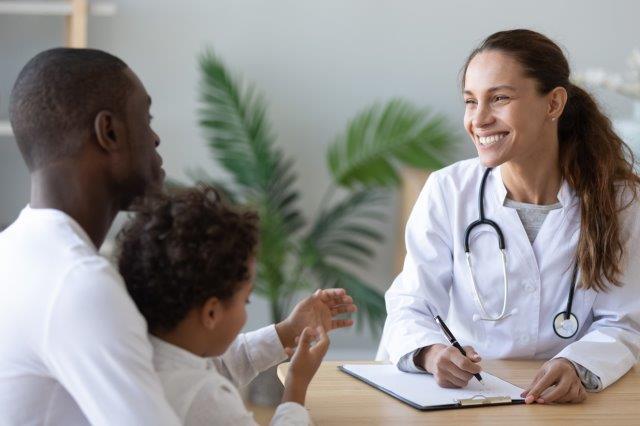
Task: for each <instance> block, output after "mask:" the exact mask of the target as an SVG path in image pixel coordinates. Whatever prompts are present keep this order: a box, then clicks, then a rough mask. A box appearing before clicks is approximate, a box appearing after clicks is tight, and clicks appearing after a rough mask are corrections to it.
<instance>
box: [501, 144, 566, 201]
mask: <svg viewBox="0 0 640 426" xmlns="http://www.w3.org/2000/svg"><path fill="white" fill-rule="evenodd" d="M500 173H501V174H502V182H503V183H504V186H505V187H506V188H507V196H508V197H509V198H510V199H512V200H514V201H519V202H521V203H529V204H539V205H547V204H555V203H557V202H558V191H560V185H562V174H561V172H560V164H559V160H558V156H557V154H556V155H548V156H546V158H539V157H538V158H528V159H526V160H525V161H520V162H516V161H508V162H506V163H504V164H502V166H501V167H500Z"/></svg>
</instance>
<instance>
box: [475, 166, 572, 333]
mask: <svg viewBox="0 0 640 426" xmlns="http://www.w3.org/2000/svg"><path fill="white" fill-rule="evenodd" d="M491 170H492V168H491V167H487V169H486V170H485V171H484V174H483V176H482V181H481V182H480V192H479V194H478V212H479V218H478V219H477V220H475V221H473V222H471V223H470V224H469V226H467V229H466V230H465V233H464V251H465V256H466V260H467V266H468V268H469V274H470V276H471V286H472V289H473V296H474V299H475V301H476V304H477V305H478V307H479V308H480V311H481V313H482V316H481V317H480V318H481V319H482V320H484V321H498V320H501V319H502V318H504V317H506V316H508V315H506V314H505V313H506V309H507V300H508V291H509V280H508V274H507V263H506V245H505V239H504V235H503V233H502V229H501V228H500V226H499V225H498V224H497V223H496V222H494V221H493V220H491V219H487V218H486V217H485V214H484V190H485V187H486V181H487V177H488V176H489V173H491ZM481 225H487V226H490V227H491V228H493V230H494V231H495V232H496V234H497V236H498V246H499V248H500V253H501V254H502V267H503V276H504V298H503V302H502V312H501V313H500V314H498V315H497V316H490V315H489V314H488V313H487V311H486V309H485V307H484V304H483V303H482V300H481V298H480V293H479V290H478V287H477V284H476V280H475V277H474V275H473V268H472V267H471V249H470V243H469V241H470V236H471V231H473V229H474V228H476V227H478V226H481ZM577 276H578V261H577V260H576V263H575V265H574V268H573V274H572V278H571V286H570V287H569V297H568V298H567V305H566V309H565V311H564V312H561V313H559V314H558V315H556V316H555V317H554V321H553V329H554V332H555V333H556V335H558V336H559V337H561V338H564V339H569V338H571V337H573V336H574V335H575V334H576V332H577V324H578V319H577V318H576V317H575V315H573V314H572V312H571V308H572V306H573V297H574V293H575V288H576V282H577ZM560 314H563V316H564V320H565V321H574V322H575V324H576V326H575V328H576V330H575V331H574V332H573V333H572V334H571V335H566V336H563V335H562V334H561V333H559V332H558V329H557V327H556V323H555V318H556V317H558V316H559V315H560Z"/></svg>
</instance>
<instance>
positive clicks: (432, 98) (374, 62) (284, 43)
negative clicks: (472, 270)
mask: <svg viewBox="0 0 640 426" xmlns="http://www.w3.org/2000/svg"><path fill="white" fill-rule="evenodd" d="M116 3H117V4H118V13H117V15H116V16H115V17H112V18H93V19H91V21H90V32H89V33H90V34H89V41H90V45H91V46H92V47H98V48H102V49H105V50H108V51H110V52H112V53H114V54H116V55H118V56H120V57H121V58H122V59H124V60H125V61H126V62H127V63H128V64H129V65H130V66H131V68H133V70H134V71H135V72H136V73H137V74H138V75H139V76H140V78H141V80H142V81H143V82H144V83H145V85H146V87H147V89H148V91H149V92H150V94H151V96H152V97H153V108H152V113H153V115H154V116H155V120H154V127H155V129H156V131H157V132H158V133H159V134H160V136H161V138H162V146H161V148H160V151H161V153H162V155H163V157H164V161H165V168H166V170H167V172H168V173H169V175H171V176H174V177H178V178H180V177H183V172H184V170H185V169H186V168H188V167H195V166H201V167H203V168H205V169H207V170H208V171H210V172H211V173H213V174H214V175H215V174H216V166H215V164H214V163H213V162H212V161H211V160H210V155H209V152H208V151H207V149H206V148H205V144H204V141H203V138H202V137H201V133H200V130H199V129H198V126H197V125H196V114H195V110H196V108H197V82H198V69H197V62H196V57H197V55H198V53H200V52H201V51H202V49H204V48H205V47H206V46H211V47H214V48H215V49H216V51H217V52H218V53H219V54H220V55H221V56H222V57H223V58H224V59H225V61H226V63H227V64H228V65H229V66H230V67H231V68H232V69H234V70H236V71H240V72H242V74H243V75H244V76H245V77H246V78H247V80H250V81H252V82H254V83H255V84H256V85H257V86H258V87H260V88H261V89H262V91H263V92H264V93H265V95H266V97H267V99H268V101H269V104H270V111H269V112H270V114H269V115H270V117H271V119H272V122H273V127H274V130H275V131H276V133H277V134H278V143H279V144H280V146H282V147H283V148H284V150H285V151H286V152H287V154H288V155H289V156H290V157H292V158H294V159H295V160H296V168H297V171H298V173H299V176H300V181H299V186H298V187H299V189H300V190H301V191H302V193H303V194H304V196H303V199H302V207H303V209H304V211H305V212H306V213H307V214H311V213H313V212H314V210H315V208H316V206H317V204H318V203H319V201H320V196H321V194H322V191H323V190H324V188H325V187H326V185H327V184H328V182H329V175H328V173H327V168H326V165H325V161H324V158H325V150H326V147H327V145H328V144H329V143H330V142H331V140H332V139H333V137H334V136H335V135H336V134H337V133H338V132H339V131H341V130H342V129H343V128H344V127H345V125H346V122H347V120H348V119H349V118H350V117H352V116H353V115H354V114H355V113H356V112H357V111H358V110H359V109H360V108H362V107H364V106H366V105H368V104H370V103H371V102H373V101H375V100H384V99H388V98H390V97H393V96H401V97H404V98H407V99H410V100H412V101H414V102H415V103H417V104H420V105H428V106H431V107H433V108H434V109H436V110H438V111H440V112H442V113H444V114H446V115H447V116H449V117H450V118H451V120H452V122H453V123H454V124H455V125H456V126H458V127H460V128H461V126H460V123H461V117H462V104H461V100H460V96H459V88H458V80H457V78H458V71H459V69H460V67H461V65H462V63H463V62H464V59H465V58H466V56H467V54H468V53H469V51H470V50H471V49H472V47H474V46H475V45H476V44H477V43H478V42H479V41H481V39H482V38H484V37H485V36H487V35H489V34H490V33H492V32H494V31H498V30H501V29H507V28H514V27H528V28H532V29H536V30H538V31H541V32H543V33H545V34H547V35H548V36H550V37H552V38H553V39H554V40H556V41H557V42H559V43H560V44H561V45H562V46H564V47H565V48H566V49H567V51H568V53H569V59H570V61H571V63H572V64H573V67H574V69H576V70H579V69H584V68H587V67H592V66H600V67H606V68H609V69H612V70H614V71H622V69H623V68H624V66H625V61H626V57H627V55H628V54H629V52H630V51H631V49H632V48H633V47H640V32H639V31H638V29H637V28H638V24H637V19H638V16H640V3H639V2H635V1H632V0H627V1H615V2H604V1H600V0H587V1H584V0H583V1H558V0H539V1H536V2H517V1H505V0H500V1H498V0H485V1H482V2H479V1H460V0H449V1H444V2H435V1H417V0H413V1H411V0H393V1H392V0H386V1H364V0H357V1H356V0H352V1H348V0H323V1H315V2H310V1H306V2H305V1H300V0H288V1H285V0H269V1H266V0H263V1H258V0H252V1H243V0H226V1H220V0H217V1H213V0H203V1H195V0H188V1H186V0H184V1H170V0H128V1H124V0H120V1H116ZM62 25H63V21H62V19H60V18H51V17H48V18H41V17H7V16H0V40H1V41H0V55H2V60H1V61H0V118H5V117H6V109H7V97H8V93H9V90H10V87H11V84H12V83H13V80H14V79H15V77H16V75H17V73H18V71H19V69H20V67H21V66H22V65H23V64H24V63H25V62H26V61H27V60H28V58H30V57H31V56H32V55H34V54H35V53H37V52H38V51H39V50H42V49H44V48H47V47H52V46H55V45H60V44H62V42H63V34H62ZM598 94H599V97H600V99H601V101H603V102H604V104H605V107H606V108H607V110H608V111H610V112H611V113H612V114H613V115H616V116H624V115H626V114H628V113H629V108H630V104H629V102H628V101H627V100H625V99H623V98H621V97H618V96H616V95H612V94H607V93H600V92H598ZM461 155H462V156H464V155H469V151H466V154H461ZM27 191H28V182H27V174H26V172H25V171H24V168H23V167H22V165H21V163H20V160H19V154H18V151H17V148H16V147H15V146H14V145H13V141H12V140H11V139H10V138H0V223H2V222H8V221H11V220H12V218H14V217H15V216H16V214H17V213H18V211H19V209H20V208H21V206H23V205H24V204H25V203H26V201H27ZM389 213H390V214H393V213H394V209H393V208H391V207H390V209H389ZM384 231H385V233H386V234H387V236H388V242H387V243H386V244H385V245H384V246H382V247H381V248H380V250H379V255H378V259H377V260H376V261H375V262H374V263H373V264H372V267H371V268H370V270H369V271H368V272H367V273H366V277H367V278H368V279H369V280H370V281H371V282H374V283H375V284H376V285H377V286H378V287H379V288H380V289H385V288H386V287H388V285H389V284H390V282H391V280H392V278H393V271H392V270H393V258H394V252H393V243H392V242H393V236H394V235H393V234H394V232H395V228H394V224H393V223H392V222H390V223H389V224H388V226H387V227H386V229H385V230H384ZM251 306H252V312H251V315H252V320H251V324H250V325H251V326H257V325H260V324H263V323H264V322H265V321H267V318H268V316H267V313H266V312H267V310H266V306H265V304H264V303H262V302H260V301H256V302H254V304H253V305H251ZM374 347H375V342H374V341H373V340H372V339H371V338H369V337H367V336H358V337H353V335H352V333H347V332H340V333H338V334H336V335H335V337H334V350H335V348H342V349H344V350H348V349H349V348H352V349H354V350H365V351H366V353H369V354H371V353H373V348H374ZM334 356H349V354H348V353H345V352H342V353H340V354H338V355H335V353H334ZM353 356H356V357H357V356H361V353H356V355H353Z"/></svg>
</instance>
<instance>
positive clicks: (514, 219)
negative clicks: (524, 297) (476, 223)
mask: <svg viewBox="0 0 640 426" xmlns="http://www.w3.org/2000/svg"><path fill="white" fill-rule="evenodd" d="M491 174H492V175H493V179H492V183H493V186H494V188H495V190H494V191H493V194H494V200H493V201H494V202H493V203H492V205H493V207H494V209H495V217H496V218H498V223H504V228H505V230H508V232H505V236H504V238H505V248H506V251H507V262H509V263H510V264H511V266H514V265H519V268H521V267H522V266H525V267H526V268H527V271H526V275H529V276H539V275H540V270H539V268H538V262H537V259H536V256H535V253H534V251H533V248H532V247H531V243H530V242H529V238H528V237H527V233H526V232H525V230H524V227H523V225H522V221H521V220H520V217H519V216H518V212H517V211H516V210H515V209H512V208H509V207H505V206H504V201H505V199H506V198H507V188H506V187H505V186H504V182H503V181H502V173H501V171H500V167H496V168H495V169H493V170H492V173H491ZM514 256H518V259H519V260H520V261H515V257H514ZM509 270H511V268H509ZM514 272H515V271H514ZM522 272H525V271H522V270H521V271H520V274H517V275H521V274H522ZM512 284H513V285H517V284H519V283H516V282H514V283H512Z"/></svg>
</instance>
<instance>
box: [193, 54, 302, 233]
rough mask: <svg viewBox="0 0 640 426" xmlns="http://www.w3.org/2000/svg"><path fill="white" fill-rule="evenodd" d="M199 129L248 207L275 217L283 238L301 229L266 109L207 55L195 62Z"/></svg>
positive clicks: (288, 172)
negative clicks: (197, 65)
mask: <svg viewBox="0 0 640 426" xmlns="http://www.w3.org/2000/svg"><path fill="white" fill-rule="evenodd" d="M200 69H201V72H202V81H201V84H200V92H201V108H200V110H199V115H200V120H199V121H200V124H201V126H202V127H203V128H204V129H205V134H206V137H207V139H208V143H209V146H210V147H211V149H212V152H213V153H214V156H215V158H216V160H218V161H219V163H220V164H221V165H222V166H223V167H224V169H225V170H226V171H227V172H228V173H229V174H230V175H231V176H232V177H233V180H234V184H235V185H236V186H237V187H239V188H240V189H241V190H242V191H243V192H244V194H243V195H244V197H243V198H245V199H246V200H247V201H249V202H250V203H252V204H254V205H268V207H267V210H269V211H270V213H271V214H276V215H280V216H281V217H282V218H286V220H283V221H282V229H283V230H284V231H285V234H286V235H288V234H291V233H293V232H295V231H297V230H298V229H300V228H301V227H302V225H303V221H302V216H301V214H300V211H299V210H298V208H297V206H296V203H295V202H296V201H297V199H298V192H297V191H296V190H295V189H294V187H293V184H294V182H295V179H296V176H295V173H294V172H293V163H292V162H291V161H288V160H286V159H285V158H284V155H283V153H282V151H281V150H280V149H278V148H276V147H275V146H274V137H273V134H272V132H271V130H270V124H269V122H268V119H267V116H266V109H267V106H266V103H265V101H264V99H263V97H262V96H261V95H260V94H258V93H257V91H256V90H255V88H254V87H252V86H248V87H247V88H246V89H245V90H243V89H242V85H241V83H240V82H238V81H236V80H235V79H234V78H233V77H232V76H231V75H230V74H229V72H228V71H227V70H226V68H225V66H224V64H223V63H222V61H221V60H220V59H219V58H218V57H217V56H216V55H215V54H214V53H213V52H211V51H207V52H205V53H204V54H203V55H202V56H201V57H200Z"/></svg>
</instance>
